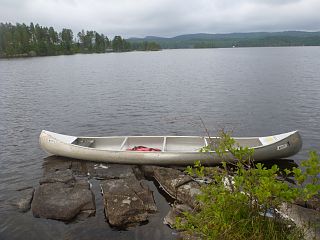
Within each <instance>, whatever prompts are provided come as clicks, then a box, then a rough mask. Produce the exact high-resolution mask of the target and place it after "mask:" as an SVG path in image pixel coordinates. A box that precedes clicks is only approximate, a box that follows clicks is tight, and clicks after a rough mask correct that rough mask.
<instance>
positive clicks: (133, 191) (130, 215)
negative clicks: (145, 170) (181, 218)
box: [101, 177, 157, 227]
mask: <svg viewBox="0 0 320 240" xmlns="http://www.w3.org/2000/svg"><path fill="white" fill-rule="evenodd" d="M101 188H102V192H103V196H104V205H105V213H106V217H107V218H108V220H109V223H110V225H112V226H116V227H124V226H127V225H130V224H134V223H141V222H144V221H146V220H147V219H148V217H149V215H150V214H151V213H155V212H156V211H157V207H156V205H155V202H154V199H153V194H152V192H151V191H150V190H149V188H148V186H146V185H145V184H144V183H143V182H142V181H139V180H137V179H136V178H135V177H130V178H124V179H110V180H105V181H103V182H102V183H101Z"/></svg>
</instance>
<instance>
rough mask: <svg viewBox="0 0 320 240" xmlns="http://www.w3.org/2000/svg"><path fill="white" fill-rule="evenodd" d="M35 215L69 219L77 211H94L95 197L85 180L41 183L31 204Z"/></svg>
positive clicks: (75, 214) (74, 215)
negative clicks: (66, 182) (67, 182)
mask: <svg viewBox="0 0 320 240" xmlns="http://www.w3.org/2000/svg"><path fill="white" fill-rule="evenodd" d="M31 208H32V212H33V215H34V216H35V217H41V218H50V219H56V220H63V221H70V220H71V219H73V218H74V217H76V216H77V215H78V214H79V213H81V212H83V211H85V212H86V213H88V212H90V214H88V215H93V214H94V213H95V199H94V195H93V193H92V192H91V190H90V188H89V184H88V183H87V182H86V181H83V180H78V181H76V182H75V183H73V184H65V183H63V182H54V183H43V184H41V185H40V186H39V187H38V188H37V189H36V190H35V193H34V197H33V201H32V204H31Z"/></svg>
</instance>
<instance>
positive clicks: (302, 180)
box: [176, 131, 320, 239]
mask: <svg viewBox="0 0 320 240" xmlns="http://www.w3.org/2000/svg"><path fill="white" fill-rule="evenodd" d="M219 135H220V137H219V138H217V139H213V140H212V141H211V143H210V144H209V146H207V147H205V148H203V149H202V150H201V151H211V150H215V151H216V153H217V154H218V155H219V156H220V157H221V158H222V159H223V158H224V156H225V155H226V154H228V152H230V153H231V154H232V155H233V156H235V157H236V158H237V160H238V161H237V163H236V164H231V165H230V164H228V163H227V162H226V161H223V162H222V169H220V170H217V169H214V170H210V169H212V168H206V167H204V166H202V165H201V164H200V162H196V164H195V166H194V167H188V168H187V170H186V171H187V172H188V173H189V174H191V175H197V176H200V177H203V176H204V175H210V176H211V178H212V182H211V183H210V184H207V185H204V186H203V187H202V194H200V195H199V196H198V202H199V204H198V207H197V208H196V209H194V210H193V212H185V213H184V216H183V218H177V222H176V227H177V228H178V229H181V230H186V231H188V232H189V233H191V234H196V235H199V236H201V238H203V239H301V238H302V232H301V231H300V230H299V229H298V228H297V227H295V225H294V224H292V223H291V222H290V221H289V220H288V219H285V218H284V217H283V216H282V215H281V213H280V212H279V211H278V210H277V209H279V207H280V205H281V204H283V203H293V202H295V201H297V200H307V199H309V198H311V197H312V196H314V195H315V194H317V193H318V192H319V190H320V185H319V178H318V176H319V173H320V160H319V156H318V155H317V153H316V152H310V157H309V159H308V160H306V161H303V162H302V163H301V166H302V167H304V168H305V169H304V171H302V170H301V169H300V168H293V169H291V170H289V169H285V170H284V176H283V178H282V180H279V175H278V173H279V167H278V166H277V165H273V166H272V167H271V168H269V169H267V168H266V167H264V165H263V164H262V163H257V164H254V163H253V161H252V156H253V149H248V148H243V147H240V146H237V145H236V144H235V141H234V139H233V138H231V137H230V134H229V133H226V132H224V131H222V132H221V133H220V134H219ZM289 177H290V178H293V180H295V181H296V183H297V184H296V185H290V184H289V183H288V182H287V181H285V179H286V178H289ZM270 215H271V216H272V217H270Z"/></svg>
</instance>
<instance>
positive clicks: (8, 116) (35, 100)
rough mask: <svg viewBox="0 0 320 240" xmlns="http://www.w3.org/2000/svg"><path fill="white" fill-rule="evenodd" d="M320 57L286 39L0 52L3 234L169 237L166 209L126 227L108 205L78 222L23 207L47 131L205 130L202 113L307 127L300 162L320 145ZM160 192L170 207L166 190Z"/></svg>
mask: <svg viewBox="0 0 320 240" xmlns="http://www.w3.org/2000/svg"><path fill="white" fill-rule="evenodd" d="M319 56H320V47H286V48H235V49H199V50H195V49H190V50H164V51H159V52H130V53H116V54H114V53H109V54H91V55H73V56H57V57H41V58H40V57H39V58H28V59H10V60H5V59H2V60H0V133H1V135H0V239H27V238H26V236H27V237H29V238H30V239H77V238H78V239H81V237H80V236H91V238H95V239H99V237H100V238H101V239H102V238H108V239H135V238H136V239H150V236H154V237H155V236H156V237H157V238H159V239H171V238H172V237H173V236H172V232H171V230H170V229H169V228H168V227H166V226H162V217H163V215H165V213H163V212H162V213H159V214H157V215H156V216H155V217H154V218H153V219H151V221H150V223H149V224H147V225H144V226H140V227H137V228H134V229H131V230H129V231H121V232H118V231H114V230H112V229H111V228H110V227H109V226H108V224H107V223H106V222H105V219H104V216H103V208H101V209H97V216H96V217H93V218H90V219H88V220H86V221H84V222H80V223H73V224H64V223H61V222H58V221H53V220H45V219H37V218H33V216H32V213H31V212H28V213H26V214H22V213H18V212H17V211H16V210H15V208H14V207H12V206H11V200H12V199H13V197H14V195H15V193H16V190H17V189H19V188H23V187H25V186H37V185H38V181H39V179H40V178H41V176H42V174H43V169H42V164H43V158H45V157H46V153H44V152H43V151H42V150H41V149H40V147H39V145H38V136H39V134H40V131H41V130H42V129H47V130H50V131H54V132H59V133H64V134H70V135H96V136H104V135H204V134H205V133H204V129H203V127H202V126H201V124H200V121H199V118H200V117H201V118H202V119H203V121H204V122H205V124H206V127H207V128H208V129H209V130H210V132H211V134H212V135H214V133H216V131H217V130H219V129H221V128H223V127H224V128H226V129H230V130H233V133H234V135H239V136H262V135H271V134H277V133H282V132H287V131H291V130H295V129H299V130H300V131H301V135H302V138H303V141H304V145H303V149H302V150H301V152H300V153H299V154H297V155H296V156H294V157H293V158H292V159H294V160H295V161H296V162H299V161H300V160H301V159H305V158H307V156H308V150H310V149H316V150H318V151H320V127H319V126H320V125H319V123H320V58H319ZM151 186H153V185H152V184H151ZM154 191H156V188H155V187H154ZM96 197H97V196H96ZM98 198H99V197H98ZM100 198H101V197H100ZM157 199H158V200H157ZM156 200H157V201H158V202H159V203H161V204H162V206H164V207H162V208H164V209H165V210H167V209H168V207H166V203H165V201H164V198H163V197H162V196H161V195H159V194H158V195H157V196H156ZM90 224H91V225H90ZM89 225H90V226H91V228H90V227H88V226H89ZM90 229H91V234H92V235H90V234H88V233H87V235H86V234H85V232H86V231H85V230H88V231H89V230H90ZM95 229H96V231H95ZM89 232H90V231H89ZM94 232H95V233H94ZM153 232H156V234H155V235H150V234H153ZM72 236H76V237H74V238H73V237H72Z"/></svg>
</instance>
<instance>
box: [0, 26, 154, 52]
mask: <svg viewBox="0 0 320 240" xmlns="http://www.w3.org/2000/svg"><path fill="white" fill-rule="evenodd" d="M134 50H138V51H156V50H160V46H159V45H158V44H157V43H154V42H150V41H143V42H139V43H130V42H128V41H126V40H125V39H123V38H122V37H121V36H115V37H114V38H113V39H112V40H111V39H109V38H108V37H107V36H105V35H104V34H100V33H98V32H96V31H84V30H82V31H81V32H79V33H77V34H74V33H73V32H72V30H71V29H67V28H63V29H62V31H61V32H57V31H56V30H55V29H54V28H53V27H43V26H40V25H39V24H35V25H34V24H33V23H30V25H29V26H28V25H26V24H24V23H22V24H19V23H17V24H15V25H14V24H11V23H0V57H2V58H3V57H4V58H8V57H32V56H54V55H68V54H75V53H105V52H127V51H134Z"/></svg>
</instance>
